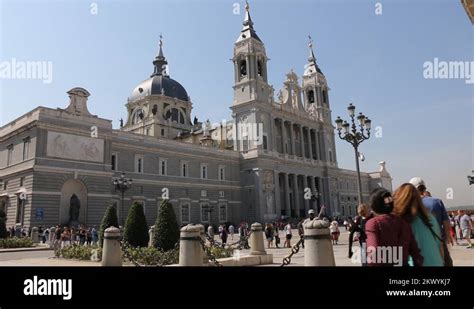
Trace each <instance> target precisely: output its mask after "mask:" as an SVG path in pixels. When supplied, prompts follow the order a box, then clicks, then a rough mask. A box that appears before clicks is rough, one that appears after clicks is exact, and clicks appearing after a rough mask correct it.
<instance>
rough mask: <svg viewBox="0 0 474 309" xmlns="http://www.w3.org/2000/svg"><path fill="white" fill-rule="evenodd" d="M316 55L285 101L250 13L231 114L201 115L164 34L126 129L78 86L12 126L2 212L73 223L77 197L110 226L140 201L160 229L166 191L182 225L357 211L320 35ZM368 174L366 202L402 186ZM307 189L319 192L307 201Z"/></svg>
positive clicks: (36, 221) (22, 219) (293, 80)
mask: <svg viewBox="0 0 474 309" xmlns="http://www.w3.org/2000/svg"><path fill="white" fill-rule="evenodd" d="M309 51H310V56H309V58H308V64H307V65H306V66H305V70H304V74H303V76H302V84H301V85H300V83H299V81H298V76H297V75H296V73H294V72H293V71H291V72H289V73H288V74H287V80H286V81H285V82H284V85H283V88H282V89H281V91H279V92H278V93H277V95H276V98H275V94H274V89H273V86H271V85H269V84H268V82H267V81H268V80H267V60H268V58H267V56H266V51H265V47H264V44H263V43H262V41H261V40H260V38H259V37H258V36H257V35H256V32H255V30H254V28H253V22H252V20H251V18H250V14H249V11H248V8H247V10H246V16H245V20H244V28H243V29H242V32H241V34H240V35H239V38H238V39H237V41H236V43H235V46H234V57H233V59H232V60H233V62H234V76H235V84H234V86H233V89H234V100H233V102H232V106H231V109H232V120H231V121H228V122H226V123H222V124H217V125H211V124H210V123H209V121H206V122H204V123H202V122H199V121H198V120H197V119H196V118H194V120H192V118H191V111H192V103H191V99H190V97H189V96H188V95H187V93H186V91H185V89H184V88H183V87H182V86H181V85H180V84H179V83H178V82H176V81H175V80H173V79H171V78H170V77H169V75H167V74H166V70H165V65H166V64H167V62H166V59H165V57H164V55H163V50H162V42H161V40H160V52H159V54H158V56H157V57H156V59H155V60H154V61H153V64H154V66H155V70H154V73H153V74H152V76H151V77H150V78H149V79H147V80H145V81H143V82H142V83H140V84H139V85H138V86H137V87H136V88H135V89H134V90H133V92H132V95H131V96H130V97H129V98H128V101H127V104H126V108H127V112H128V117H127V120H126V121H125V124H124V123H123V122H122V123H121V126H120V128H119V129H113V128H112V123H111V121H110V120H107V119H102V118H100V117H98V116H95V115H92V114H90V113H89V111H88V109H87V104H88V97H89V95H90V94H89V92H88V91H87V90H85V89H83V88H74V89H71V90H70V91H69V92H68V95H69V98H70V103H69V106H68V107H66V108H65V109H61V108H58V109H51V108H45V107H38V108H36V109H34V110H32V111H30V112H29V113H27V114H25V115H23V116H21V117H20V118H18V119H16V120H14V121H12V122H10V123H8V124H6V125H4V126H3V127H1V128H0V207H1V208H2V209H4V210H5V211H6V213H7V225H8V226H9V227H10V226H12V225H15V224H21V225H24V226H39V225H55V224H58V223H63V224H64V223H67V222H69V221H70V211H69V208H70V205H71V198H72V197H73V195H75V197H77V199H78V200H79V203H80V208H79V218H78V221H79V222H81V223H84V224H86V225H99V224H100V220H101V218H102V216H103V214H104V212H105V209H106V207H107V206H109V205H111V204H116V205H117V209H118V214H119V218H120V220H123V218H124V217H125V215H126V213H127V211H128V209H129V207H130V206H131V204H132V203H133V202H134V201H139V202H141V203H142V204H143V205H144V210H145V215H146V218H147V221H148V224H149V225H152V224H153V223H154V221H155V219H156V216H157V210H158V206H159V204H160V202H161V200H162V199H163V196H164V195H163V192H165V191H167V192H169V199H170V201H171V203H172V204H173V207H174V209H175V212H176V214H177V219H178V222H180V223H181V224H187V223H201V224H209V223H212V224H219V223H221V222H222V223H223V222H232V223H233V224H238V223H239V222H241V221H243V220H245V221H250V222H255V221H257V222H264V221H273V220H280V219H281V218H282V217H283V218H298V217H303V216H305V214H306V213H307V211H308V210H309V209H310V208H312V209H318V210H319V208H320V207H321V205H326V207H327V208H326V209H327V211H328V213H329V214H332V215H341V216H353V215H355V209H356V206H357V186H356V179H357V175H356V172H355V171H349V170H344V169H340V168H339V167H338V164H337V156H336V148H335V137H334V126H333V125H332V119H331V110H330V104H329V90H330V89H329V87H328V84H327V81H326V78H325V76H324V74H323V73H322V71H321V69H320V68H319V66H318V65H317V63H316V58H315V56H314V53H313V49H312V44H311V42H310V46H309ZM122 173H125V177H127V178H132V179H133V185H132V187H131V189H130V190H128V191H127V192H125V194H124V196H123V202H122V196H121V193H119V192H116V191H115V190H114V186H113V185H112V180H113V178H116V177H120V175H121V174H122ZM361 177H362V188H363V191H364V192H363V196H364V199H367V197H368V194H369V192H370V191H371V190H372V189H373V188H375V187H377V186H385V187H387V188H388V189H391V177H390V174H389V173H388V172H387V171H386V169H385V163H384V162H381V166H380V170H379V171H378V172H374V173H362V176H361ZM305 188H309V190H310V193H311V194H313V195H314V196H316V197H317V198H316V199H309V200H308V199H305V198H304V191H305Z"/></svg>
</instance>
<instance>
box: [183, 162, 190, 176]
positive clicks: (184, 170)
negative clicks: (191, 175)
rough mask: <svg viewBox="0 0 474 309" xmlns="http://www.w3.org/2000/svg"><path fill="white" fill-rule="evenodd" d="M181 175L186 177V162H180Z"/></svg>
mask: <svg viewBox="0 0 474 309" xmlns="http://www.w3.org/2000/svg"><path fill="white" fill-rule="evenodd" d="M181 177H188V162H185V161H182V162H181Z"/></svg>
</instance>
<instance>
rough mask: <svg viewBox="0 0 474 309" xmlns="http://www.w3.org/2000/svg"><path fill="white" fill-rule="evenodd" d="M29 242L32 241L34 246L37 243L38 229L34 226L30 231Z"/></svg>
mask: <svg viewBox="0 0 474 309" xmlns="http://www.w3.org/2000/svg"><path fill="white" fill-rule="evenodd" d="M31 240H33V243H35V244H37V243H39V235H38V228H37V227H36V226H34V227H33V228H32V229H31Z"/></svg>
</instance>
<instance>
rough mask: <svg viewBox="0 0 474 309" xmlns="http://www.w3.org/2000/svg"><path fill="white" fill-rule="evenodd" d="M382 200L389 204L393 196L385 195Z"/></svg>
mask: <svg viewBox="0 0 474 309" xmlns="http://www.w3.org/2000/svg"><path fill="white" fill-rule="evenodd" d="M383 202H384V203H385V204H390V203H391V202H393V197H391V196H386V197H384V198H383Z"/></svg>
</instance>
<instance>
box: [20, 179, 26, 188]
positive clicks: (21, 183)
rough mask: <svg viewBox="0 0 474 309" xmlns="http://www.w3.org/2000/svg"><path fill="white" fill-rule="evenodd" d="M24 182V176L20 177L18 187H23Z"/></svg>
mask: <svg viewBox="0 0 474 309" xmlns="http://www.w3.org/2000/svg"><path fill="white" fill-rule="evenodd" d="M24 184H25V177H21V178H20V187H23V185H24Z"/></svg>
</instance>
